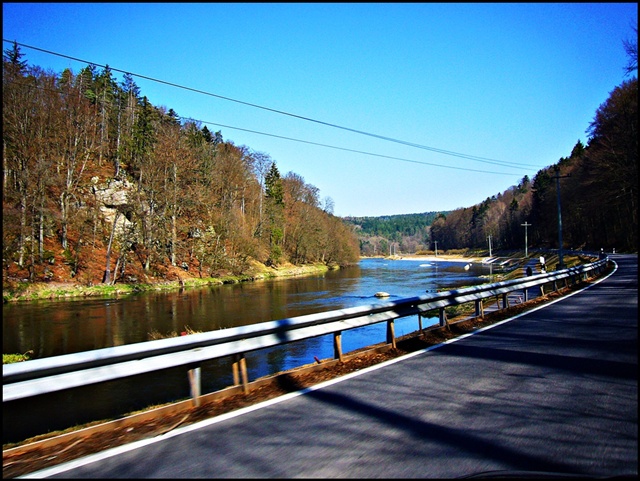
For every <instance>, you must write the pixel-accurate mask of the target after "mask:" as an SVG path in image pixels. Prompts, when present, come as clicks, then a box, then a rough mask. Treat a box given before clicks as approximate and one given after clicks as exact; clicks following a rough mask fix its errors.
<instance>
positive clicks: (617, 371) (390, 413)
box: [30, 255, 638, 478]
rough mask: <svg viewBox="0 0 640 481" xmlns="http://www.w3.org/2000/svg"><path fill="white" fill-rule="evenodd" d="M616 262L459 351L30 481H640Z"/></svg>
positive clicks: (633, 372) (625, 302)
mask: <svg viewBox="0 0 640 481" xmlns="http://www.w3.org/2000/svg"><path fill="white" fill-rule="evenodd" d="M612 258H613V259H614V260H615V261H616V263H617V264H618V269H617V270H616V272H615V273H614V274H613V275H611V276H610V277H608V278H607V279H605V280H604V281H602V282H599V283H597V284H595V285H593V286H591V287H590V288H588V289H586V290H584V291H581V292H579V293H577V294H574V295H572V296H570V297H567V298H563V299H561V300H559V301H556V302H554V303H552V304H548V305H546V306H544V307H542V308H539V309H537V310H535V311H532V312H529V313H527V314H524V315H521V316H519V317H517V318H514V319H511V320H509V321H505V322H503V323H500V324H498V325H495V326H493V327H491V328H488V329H484V330H481V331H480V330H479V331H477V332H476V333H474V334H473V335H469V336H466V337H464V338H460V339H458V340H456V341H455V342H451V343H448V344H446V345H442V346H440V347H437V348H432V349H431V350H429V351H422V352H420V353H418V354H415V353H414V354H412V355H409V356H405V357H404V358H401V360H394V361H392V362H389V363H386V364H385V365H383V367H376V368H371V369H366V370H362V371H359V372H358V373H355V374H354V375H351V376H348V377H347V378H343V380H342V381H340V382H335V381H333V382H330V383H326V384H324V385H322V386H321V387H319V388H315V389H314V390H312V391H309V392H306V393H304V394H300V395H290V396H285V397H284V398H279V400H278V402H271V403H268V404H266V405H262V406H261V407H259V408H251V409H248V410H244V411H241V413H240V414H237V413H236V414H234V415H226V416H222V417H219V418H215V419H213V420H209V421H205V422H202V423H199V424H196V425H193V426H187V427H185V428H183V429H176V430H174V431H172V432H170V433H168V434H166V435H164V436H160V437H158V438H155V439H154V440H151V441H145V442H139V443H134V444H132V445H129V446H125V447H122V448H116V449H114V450H111V451H106V452H104V453H101V454H98V455H93V456H89V457H86V458H83V459H80V460H76V461H73V462H70V463H67V464H63V465H60V466H56V467H54V468H50V469H47V470H43V471H40V472H37V473H33V474H32V475H30V476H35V477H47V476H54V477H64V478H71V477H72V478H157V477H168V478H198V477H208V478H247V477H262V478H294V477H303V478H304V477H307V478H311V477H316V478H317V477H321V478H336V477H349V478H408V477H412V478H415V477H421V478H456V477H465V476H470V475H474V474H475V475H478V474H479V473H484V472H487V471H503V470H506V471H508V472H510V473H511V474H513V475H514V476H517V477H522V476H523V474H524V472H536V473H538V474H540V473H543V472H545V473H549V472H552V473H571V474H575V475H579V476H582V477H588V476H594V477H596V476H620V475H630V476H636V477H637V475H638V344H637V343H638V258H637V256H620V255H618V256H612ZM540 475H541V474H540Z"/></svg>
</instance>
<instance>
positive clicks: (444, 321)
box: [438, 307, 449, 327]
mask: <svg viewBox="0 0 640 481" xmlns="http://www.w3.org/2000/svg"><path fill="white" fill-rule="evenodd" d="M438 317H439V318H440V327H444V326H447V327H449V321H447V313H446V312H445V310H444V307H441V308H440V312H439V316H438Z"/></svg>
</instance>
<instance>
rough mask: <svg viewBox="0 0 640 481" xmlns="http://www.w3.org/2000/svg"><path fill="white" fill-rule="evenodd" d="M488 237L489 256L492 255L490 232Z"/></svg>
mask: <svg viewBox="0 0 640 481" xmlns="http://www.w3.org/2000/svg"><path fill="white" fill-rule="evenodd" d="M487 239H489V257H491V234H489V236H488V237H487Z"/></svg>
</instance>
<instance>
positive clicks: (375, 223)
mask: <svg viewBox="0 0 640 481" xmlns="http://www.w3.org/2000/svg"><path fill="white" fill-rule="evenodd" d="M440 214H443V215H447V214H448V212H423V213H420V214H397V215H383V216H379V217H343V218H342V220H343V221H344V222H346V223H347V224H350V225H352V226H354V229H355V232H356V234H357V236H358V240H359V241H360V253H361V255H363V256H369V255H381V254H382V255H384V254H388V253H390V252H391V250H393V252H394V253H400V252H403V253H414V252H416V251H417V250H425V249H429V231H430V228H431V224H432V223H433V221H434V220H435V219H436V218H437V217H438V216H439V215H440Z"/></svg>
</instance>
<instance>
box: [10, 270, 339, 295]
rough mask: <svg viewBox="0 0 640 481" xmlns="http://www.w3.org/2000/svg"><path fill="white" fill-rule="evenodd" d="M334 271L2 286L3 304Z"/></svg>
mask: <svg viewBox="0 0 640 481" xmlns="http://www.w3.org/2000/svg"><path fill="white" fill-rule="evenodd" d="M331 269H333V267H329V266H327V265H326V264H309V265H303V266H296V265H293V264H284V265H282V266H278V267H267V266H264V265H262V264H260V265H254V266H252V272H251V273H249V274H244V275H239V276H232V275H229V276H224V277H202V278H201V277H187V276H184V275H182V276H180V277H179V278H178V279H177V280H171V281H167V280H161V281H158V282H146V283H130V284H120V283H118V284H113V285H106V284H97V285H83V284H80V283H78V282H73V281H70V282H61V281H58V282H33V283H30V282H20V283H15V284H14V285H11V286H5V285H3V288H2V300H3V302H4V303H8V302H19V301H36V300H47V299H49V300H52V299H61V298H76V297H118V296H126V295H130V294H136V293H140V292H145V291H166V290H178V289H185V288H198V287H205V286H211V285H222V284H237V283H241V282H251V281H260V280H266V279H274V278H285V277H296V276H306V275H315V274H322V273H324V272H327V271H329V270H331Z"/></svg>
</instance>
